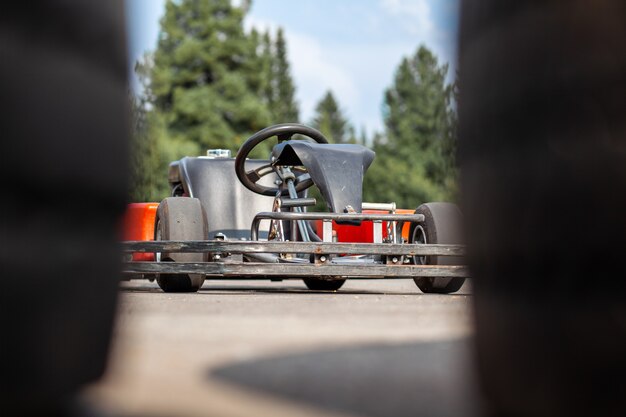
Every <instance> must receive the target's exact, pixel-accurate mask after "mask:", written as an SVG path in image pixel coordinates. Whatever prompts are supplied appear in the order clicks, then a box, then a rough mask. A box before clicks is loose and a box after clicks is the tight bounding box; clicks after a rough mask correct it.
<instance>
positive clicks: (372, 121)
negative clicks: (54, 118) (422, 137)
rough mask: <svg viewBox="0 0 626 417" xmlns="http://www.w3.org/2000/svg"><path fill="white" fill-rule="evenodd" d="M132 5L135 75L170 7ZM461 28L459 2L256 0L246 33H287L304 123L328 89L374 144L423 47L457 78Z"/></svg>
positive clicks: (156, 2)
mask: <svg viewBox="0 0 626 417" xmlns="http://www.w3.org/2000/svg"><path fill="white" fill-rule="evenodd" d="M234 1H235V2H237V0H234ZM126 4H127V5H126V8H127V25H128V36H129V56H130V66H131V67H132V66H133V65H134V62H135V61H136V60H137V59H138V58H139V57H140V56H141V55H143V53H144V52H145V51H149V50H154V49H155V47H156V43H157V37H158V33H159V20H160V18H161V16H162V14H163V12H164V4H165V0H127V3H126ZM457 22H458V0H298V1H288V0H253V1H252V8H251V10H250V12H249V13H248V15H247V17H246V20H245V22H244V25H245V28H246V30H248V31H249V30H250V29H251V28H252V27H256V28H257V29H259V30H267V29H270V30H271V31H272V32H275V30H276V29H277V28H278V27H282V28H283V29H284V31H285V36H286V39H287V48H288V58H289V63H290V65H291V73H292V77H293V79H294V82H295V85H296V99H297V101H298V103H299V105H300V119H301V121H302V122H303V123H308V122H310V121H311V119H312V118H313V115H314V109H315V106H316V104H317V103H318V102H319V100H320V99H321V98H322V96H323V95H324V94H325V93H326V91H327V90H329V89H330V90H332V92H333V94H334V95H335V98H337V100H338V101H339V104H340V106H341V109H342V110H343V111H344V114H345V115H346V116H347V118H348V120H350V122H351V123H352V125H353V126H354V127H355V128H356V129H357V133H359V132H360V131H361V129H365V130H366V131H367V134H368V136H370V137H371V135H372V134H373V132H375V131H382V129H383V122H382V103H383V97H384V91H385V89H387V88H388V87H389V86H390V85H391V84H392V82H393V76H394V71H395V69H396V68H397V67H398V65H399V64H400V62H401V60H402V58H403V57H404V56H409V55H412V54H414V53H415V51H416V50H417V48H418V46H419V45H420V44H424V45H426V46H427V47H428V48H430V49H431V50H433V51H434V52H435V53H436V54H437V55H438V56H439V59H440V62H448V63H450V66H451V70H450V73H449V74H451V76H453V75H454V68H455V67H456V66H455V62H454V60H455V54H456V34H457V27H458V23H457ZM133 85H134V86H135V88H136V81H134V82H133Z"/></svg>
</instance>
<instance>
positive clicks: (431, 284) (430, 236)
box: [409, 203, 465, 294]
mask: <svg viewBox="0 0 626 417" xmlns="http://www.w3.org/2000/svg"><path fill="white" fill-rule="evenodd" d="M415 214H423V215H424V218H425V219H424V222H423V223H414V224H412V225H411V229H410V232H409V241H410V243H422V244H427V243H430V244H461V243H463V239H462V232H461V220H462V215H461V210H459V208H458V207H457V206H456V204H451V203H427V204H422V205H421V206H419V207H418V208H417V210H415ZM413 263H414V264H416V265H461V264H462V259H461V258H459V257H457V256H414V257H413ZM413 280H414V281H415V283H416V284H417V286H418V287H419V289H420V290H422V292H425V293H440V294H448V293H451V292H455V291H458V290H459V289H460V288H461V286H462V285H463V283H464V282H465V278H459V277H437V278H433V277H419V278H414V279H413Z"/></svg>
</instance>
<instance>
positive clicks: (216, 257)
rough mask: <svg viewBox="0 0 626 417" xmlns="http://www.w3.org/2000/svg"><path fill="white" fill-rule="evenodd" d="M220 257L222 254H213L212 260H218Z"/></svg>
mask: <svg viewBox="0 0 626 417" xmlns="http://www.w3.org/2000/svg"><path fill="white" fill-rule="evenodd" d="M220 259H222V255H220V254H215V255H213V260H214V261H219V260H220Z"/></svg>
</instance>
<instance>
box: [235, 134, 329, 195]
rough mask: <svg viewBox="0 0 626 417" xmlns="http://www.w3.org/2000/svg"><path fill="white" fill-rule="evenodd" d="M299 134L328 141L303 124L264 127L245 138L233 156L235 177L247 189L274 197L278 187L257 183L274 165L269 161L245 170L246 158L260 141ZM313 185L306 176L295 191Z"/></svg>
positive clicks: (281, 138)
mask: <svg viewBox="0 0 626 417" xmlns="http://www.w3.org/2000/svg"><path fill="white" fill-rule="evenodd" d="M296 134H300V135H304V136H307V137H309V138H311V139H313V140H314V141H315V142H317V143H328V140H326V138H325V137H324V135H322V133H321V132H319V131H317V130H315V129H313V128H312V127H308V126H304V125H301V124H298V123H283V124H280V125H274V126H270V127H266V128H265V129H263V130H260V131H258V132H256V133H255V134H254V135H252V136H250V138H248V140H246V141H245V142H244V143H243V145H241V148H239V151H238V152H237V157H236V158H235V173H236V174H237V178H239V181H241V183H242V184H243V185H245V186H246V188H247V189H249V190H251V191H254V192H255V193H257V194H262V195H267V196H272V197H274V196H275V195H276V194H277V193H278V192H279V191H281V190H280V189H279V188H278V187H266V186H264V185H260V184H258V182H259V180H260V179H261V178H263V177H264V176H266V175H268V174H271V173H272V172H274V166H273V164H272V163H271V162H270V163H269V164H266V165H263V166H260V167H258V168H257V169H253V170H250V171H247V170H246V158H247V157H248V155H249V154H250V152H252V150H253V149H254V148H255V147H256V146H257V145H258V144H259V143H261V142H263V141H265V140H267V139H269V138H271V137H274V136H276V137H277V138H278V141H279V142H283V141H286V140H290V139H291V137H292V136H293V135H296ZM305 172H306V171H305ZM312 185H313V181H312V180H311V179H310V178H308V179H305V180H304V181H301V182H299V183H297V184H296V191H297V192H298V193H299V192H301V191H304V190H306V189H307V188H309V187H310V186H312ZM282 193H283V194H287V190H282Z"/></svg>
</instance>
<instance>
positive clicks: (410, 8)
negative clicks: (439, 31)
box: [380, 0, 435, 35]
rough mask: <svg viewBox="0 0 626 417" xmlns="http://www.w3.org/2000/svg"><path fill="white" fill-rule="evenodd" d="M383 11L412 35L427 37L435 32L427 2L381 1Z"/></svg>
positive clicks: (406, 0)
mask: <svg viewBox="0 0 626 417" xmlns="http://www.w3.org/2000/svg"><path fill="white" fill-rule="evenodd" d="M380 5H381V7H382V8H383V10H385V11H386V12H387V13H389V14H391V15H392V16H395V17H398V18H400V19H401V20H402V22H403V24H404V28H405V29H406V30H407V31H409V33H411V34H413V35H428V34H431V33H432V32H433V31H434V30H435V23H434V21H433V18H432V15H431V11H430V4H428V0H381V3H380Z"/></svg>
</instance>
